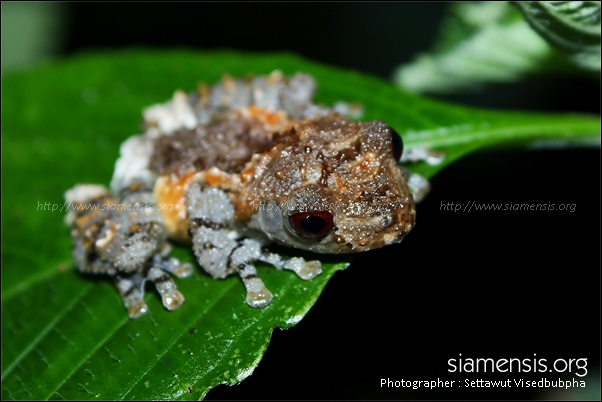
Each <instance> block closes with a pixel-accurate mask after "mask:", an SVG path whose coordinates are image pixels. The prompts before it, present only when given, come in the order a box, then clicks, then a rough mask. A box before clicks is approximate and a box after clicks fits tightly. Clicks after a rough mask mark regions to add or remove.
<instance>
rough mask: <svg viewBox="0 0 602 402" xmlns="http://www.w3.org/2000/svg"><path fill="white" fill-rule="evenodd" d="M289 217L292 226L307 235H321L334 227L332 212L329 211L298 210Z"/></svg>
mask: <svg viewBox="0 0 602 402" xmlns="http://www.w3.org/2000/svg"><path fill="white" fill-rule="evenodd" d="M288 219H289V222H290V224H291V226H292V228H293V229H295V231H296V232H297V233H299V234H300V235H302V236H306V237H321V236H324V235H326V234H327V233H328V232H329V231H330V229H332V214H331V213H330V212H328V211H308V212H297V213H295V214H292V215H291V216H290V217H289V218H288Z"/></svg>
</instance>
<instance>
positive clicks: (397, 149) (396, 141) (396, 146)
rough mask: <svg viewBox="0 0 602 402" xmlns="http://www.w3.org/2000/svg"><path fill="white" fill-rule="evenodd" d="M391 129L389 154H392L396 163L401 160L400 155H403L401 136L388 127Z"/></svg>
mask: <svg viewBox="0 0 602 402" xmlns="http://www.w3.org/2000/svg"><path fill="white" fill-rule="evenodd" d="M389 128H390V129H391V153H392V154H393V158H395V160H396V161H399V159H401V154H403V141H402V140H401V136H400V135H399V133H398V132H397V131H395V129H393V127H389Z"/></svg>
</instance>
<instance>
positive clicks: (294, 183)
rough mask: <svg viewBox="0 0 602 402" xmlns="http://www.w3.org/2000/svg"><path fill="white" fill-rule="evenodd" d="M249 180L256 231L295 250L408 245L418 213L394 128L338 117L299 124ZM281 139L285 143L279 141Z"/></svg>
mask: <svg viewBox="0 0 602 402" xmlns="http://www.w3.org/2000/svg"><path fill="white" fill-rule="evenodd" d="M281 137H282V138H281V140H280V141H281V142H280V143H277V144H276V145H275V146H274V147H273V148H272V150H271V151H270V152H268V153H266V154H264V155H262V156H261V157H260V158H258V160H256V164H255V166H254V167H253V175H252V176H251V175H249V176H248V177H249V181H248V183H247V186H246V188H247V191H246V192H245V194H244V197H245V198H244V202H245V203H246V204H245V205H252V206H253V212H252V214H251V216H250V219H249V226H250V227H251V228H254V229H259V230H261V231H262V232H263V233H264V234H265V235H266V236H267V237H269V238H270V239H272V240H274V241H276V242H278V243H281V244H284V245H288V246H293V247H297V248H302V249H306V250H311V251H315V252H319V253H348V252H359V251H365V250H370V249H374V248H379V247H383V246H386V245H389V244H393V243H398V242H400V241H401V240H402V239H403V237H404V236H405V235H406V234H407V233H408V232H409V231H410V230H411V229H412V227H413V226H414V222H415V218H416V212H415V205H414V201H413V198H412V194H411V192H410V190H409V188H408V185H407V182H406V179H405V177H404V175H403V173H402V172H401V171H400V169H399V168H398V167H397V166H396V163H397V160H398V159H399V157H400V156H401V152H402V146H401V139H400V137H399V135H398V134H397V133H396V132H395V130H393V129H391V127H389V126H388V125H387V124H385V123H382V122H378V121H374V122H368V123H355V122H352V121H350V120H348V119H346V118H345V117H343V116H341V115H338V114H335V113H331V114H330V115H328V116H326V117H322V118H318V119H314V120H306V121H304V122H302V123H298V124H296V125H294V126H293V127H292V128H291V129H290V130H289V131H288V132H285V133H283V134H282V136H281ZM277 141H278V139H277Z"/></svg>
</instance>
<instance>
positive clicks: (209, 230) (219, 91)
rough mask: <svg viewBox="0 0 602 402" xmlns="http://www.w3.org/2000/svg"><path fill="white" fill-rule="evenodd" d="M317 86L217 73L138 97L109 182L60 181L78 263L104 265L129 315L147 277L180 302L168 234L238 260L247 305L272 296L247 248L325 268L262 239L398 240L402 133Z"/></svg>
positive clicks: (170, 302)
mask: <svg viewBox="0 0 602 402" xmlns="http://www.w3.org/2000/svg"><path fill="white" fill-rule="evenodd" d="M314 89H315V82H314V80H313V78H312V77H310V76H308V75H305V74H300V73H298V74H296V75H295V76H293V77H292V78H285V77H283V76H282V75H281V74H280V73H279V72H274V73H272V74H270V75H268V76H261V77H250V78H247V79H232V78H229V77H225V78H223V79H222V81H221V82H220V83H218V84H216V85H215V86H213V87H208V86H206V85H201V86H199V89H198V91H196V92H195V93H192V94H190V95H186V94H184V93H183V92H176V93H175V95H174V97H173V99H171V100H170V101H168V102H166V103H165V104H159V105H154V106H151V107H149V108H147V109H146V110H145V112H144V127H145V132H144V134H142V135H138V136H133V137H130V138H129V139H128V140H126V141H125V142H124V143H123V144H122V146H121V156H120V158H119V159H118V161H117V163H116V167H115V172H114V175H113V179H112V181H111V189H110V190H109V189H106V188H105V187H102V186H98V185H90V184H81V185H77V186H75V187H74V188H73V189H71V190H69V191H68V192H67V193H66V194H65V198H66V200H67V201H68V202H69V203H70V206H71V208H70V212H69V214H68V216H67V222H68V223H69V224H70V226H71V228H72V231H71V234H72V239H73V243H74V251H73V256H74V259H75V262H76V264H77V266H78V267H79V269H80V270H81V271H82V272H87V273H98V274H108V275H111V276H112V277H113V278H114V280H115V283H116V286H117V288H118V290H119V292H120V293H121V295H122V297H123V300H124V303H125V306H126V308H127V310H128V313H129V315H130V317H132V318H136V317H138V316H139V315H141V314H143V313H144V312H146V311H147V306H146V304H145V303H144V300H143V296H144V283H145V282H146V281H147V280H150V281H152V282H154V283H155V285H156V288H157V290H158V291H159V293H160V294H161V296H162V298H163V304H164V306H165V307H166V308H167V309H170V310H173V309H176V308H178V307H179V306H180V305H181V304H182V303H183V302H184V297H183V296H182V294H181V293H180V292H179V291H178V290H177V288H176V285H175V284H174V282H173V280H172V279H171V277H170V275H169V274H168V272H169V273H172V274H174V275H176V276H178V277H185V276H187V275H189V274H190V273H191V270H192V266H191V265H190V264H181V263H180V262H179V261H178V260H176V259H175V258H170V257H169V256H168V255H169V251H170V246H169V243H168V241H169V240H174V241H177V242H180V243H184V244H190V245H192V248H193V250H194V253H195V255H196V258H197V261H198V263H199V265H200V266H201V267H203V269H204V270H205V271H206V272H208V273H209V274H210V275H211V276H213V277H214V278H224V277H226V276H228V275H230V274H232V273H238V274H239V275H240V276H241V278H242V280H243V282H244V285H245V287H246V290H247V298H246V300H247V303H248V304H249V305H250V306H252V307H265V306H267V305H268V304H270V302H271V299H272V294H271V292H270V291H269V290H268V289H266V287H265V286H264V284H263V282H262V280H261V279H260V278H259V277H258V276H257V272H256V270H255V267H254V265H253V262H254V261H263V262H267V263H269V264H271V265H273V266H275V267H276V268H278V269H288V270H292V271H294V272H296V273H297V274H298V275H299V276H300V277H301V278H303V279H307V280H309V279H312V278H314V277H315V276H317V275H319V274H320V273H321V264H320V262H319V261H305V260H304V259H302V258H299V257H295V258H288V259H285V258H281V257H280V256H278V255H277V254H274V253H271V252H269V251H268V250H267V249H266V248H265V246H266V245H267V244H269V243H272V242H276V243H280V244H283V245H285V246H291V247H296V248H300V249H304V250H310V251H313V252H317V253H351V252H360V251H365V250H370V249H375V248H379V247H383V246H386V245H389V244H393V243H398V242H400V241H401V240H402V239H403V237H404V236H405V235H406V234H407V233H408V232H409V231H410V230H411V229H412V228H413V226H414V222H415V219H416V212H415V205H414V199H413V196H412V193H411V192H410V190H409V188H408V184H407V180H406V176H405V175H404V173H402V171H401V170H400V169H399V168H398V167H397V165H396V163H397V161H398V160H399V158H400V156H401V152H402V147H401V140H400V137H399V135H398V134H397V133H396V132H395V131H394V130H393V129H392V128H391V127H389V126H388V125H387V124H385V123H383V122H378V121H372V122H365V123H358V122H353V121H351V120H349V119H348V118H347V117H345V116H344V115H343V114H341V113H339V112H345V113H350V112H353V110H352V109H350V108H349V107H348V105H346V104H338V105H335V107H334V108H326V107H322V106H318V105H315V104H313V103H312V97H313V92H314Z"/></svg>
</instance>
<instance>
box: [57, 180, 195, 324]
mask: <svg viewBox="0 0 602 402" xmlns="http://www.w3.org/2000/svg"><path fill="white" fill-rule="evenodd" d="M122 197H123V198H121V201H119V200H120V198H118V197H117V196H116V195H113V194H111V193H110V192H108V191H107V190H106V189H104V188H101V187H100V186H90V185H80V186H76V188H74V189H73V190H71V192H70V193H69V194H68V197H67V199H68V201H69V202H70V203H71V204H73V205H72V207H71V208H72V210H71V211H70V213H69V215H68V221H69V223H70V224H71V226H72V237H73V241H74V245H75V247H74V253H73V255H74V259H75V262H76V263H77V265H78V268H79V270H80V271H82V272H85V273H94V274H102V273H104V274H108V275H110V276H111V277H113V280H114V281H115V284H116V286H117V289H118V290H119V293H120V294H121V297H122V299H123V302H124V304H125V307H126V309H127V310H128V314H129V316H130V317H131V318H137V317H138V316H140V315H141V314H144V313H145V312H146V311H147V310H148V307H147V305H146V304H145V303H144V285H145V283H146V281H147V280H150V281H152V282H154V284H155V287H156V288H157V290H158V291H159V293H160V294H161V298H162V301H163V305H164V306H165V307H166V308H167V309H168V310H174V309H176V308H178V307H180V305H181V304H182V303H183V301H184V298H183V297H182V294H181V293H180V292H178V290H177V288H176V285H175V284H174V282H173V280H172V279H171V277H170V276H169V275H168V272H169V273H173V274H174V275H176V276H178V277H185V276H188V275H189V274H190V273H191V271H192V266H191V265H190V264H181V263H180V262H179V261H178V260H177V259H175V258H169V257H168V256H167V255H168V254H169V251H170V247H169V245H168V243H167V242H166V231H165V228H164V225H163V221H162V219H161V215H160V213H159V211H158V210H157V208H156V206H155V204H154V199H153V195H152V192H150V190H149V189H148V188H145V187H144V186H130V188H127V189H126V190H125V191H124V194H123V195H122Z"/></svg>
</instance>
